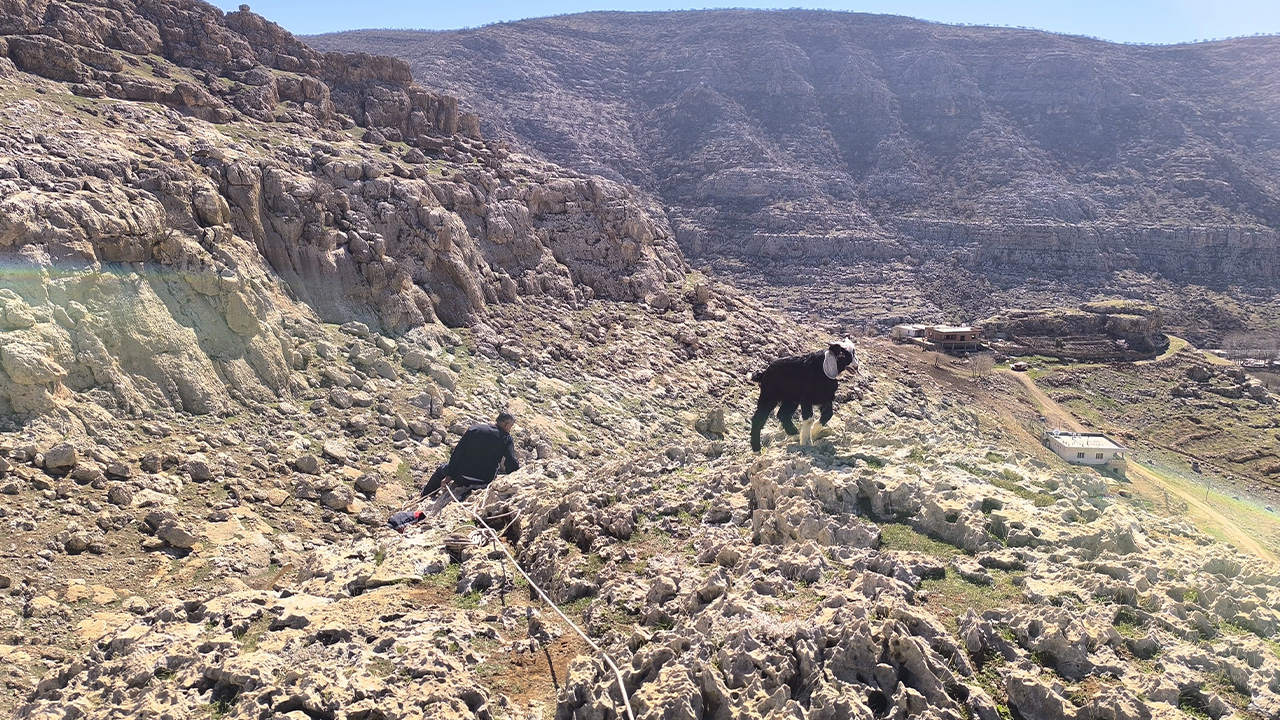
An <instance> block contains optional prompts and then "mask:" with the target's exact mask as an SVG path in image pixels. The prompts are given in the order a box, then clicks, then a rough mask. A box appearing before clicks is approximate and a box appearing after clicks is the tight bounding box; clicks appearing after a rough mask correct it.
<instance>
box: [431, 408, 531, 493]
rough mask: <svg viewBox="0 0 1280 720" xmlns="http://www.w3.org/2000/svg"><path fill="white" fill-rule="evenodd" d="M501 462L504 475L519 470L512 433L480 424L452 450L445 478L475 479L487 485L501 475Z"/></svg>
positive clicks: (469, 429)
mask: <svg viewBox="0 0 1280 720" xmlns="http://www.w3.org/2000/svg"><path fill="white" fill-rule="evenodd" d="M500 462H501V463H503V466H502V471H503V473H504V474H505V473H512V472H515V471H516V470H519V469H520V463H519V462H518V461H517V460H516V446H515V442H514V441H512V439H511V433H509V432H507V431H505V430H503V429H502V428H500V427H498V426H497V425H487V424H484V423H481V424H479V425H472V426H471V427H470V428H468V429H467V431H466V432H465V433H463V434H462V439H461V440H459V441H458V444H457V445H455V446H454V447H453V454H452V455H450V456H449V465H448V470H447V471H446V474H447V475H448V476H449V477H451V478H453V479H454V480H458V481H461V480H462V479H463V478H475V479H476V480H481V481H483V482H486V483H487V482H492V481H493V479H494V478H495V477H497V475H498V464H499V463H500Z"/></svg>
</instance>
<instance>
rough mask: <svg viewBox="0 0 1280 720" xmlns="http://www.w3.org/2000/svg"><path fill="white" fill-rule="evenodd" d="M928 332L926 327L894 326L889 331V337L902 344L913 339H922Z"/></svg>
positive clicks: (911, 325)
mask: <svg viewBox="0 0 1280 720" xmlns="http://www.w3.org/2000/svg"><path fill="white" fill-rule="evenodd" d="M928 330H929V326H928V325H915V324H905V325H894V326H893V329H891V330H890V331H889V337H891V338H893V339H894V340H895V341H897V342H904V341H907V340H912V339H914V338H922V337H924V335H925V333H926V332H928Z"/></svg>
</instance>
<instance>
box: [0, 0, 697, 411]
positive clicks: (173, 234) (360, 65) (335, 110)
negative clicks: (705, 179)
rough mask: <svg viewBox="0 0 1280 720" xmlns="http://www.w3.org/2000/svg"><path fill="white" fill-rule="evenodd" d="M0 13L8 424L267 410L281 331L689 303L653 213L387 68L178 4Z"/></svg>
mask: <svg viewBox="0 0 1280 720" xmlns="http://www.w3.org/2000/svg"><path fill="white" fill-rule="evenodd" d="M0 17H2V18H3V19H2V21H0V22H3V25H0V33H3V34H2V35H0V37H2V38H3V40H0V51H3V52H0V100H2V101H3V103H4V104H3V110H0V127H3V132H2V133H0V197H2V199H0V262H2V263H3V266H4V267H5V268H6V282H5V290H4V298H3V307H4V308H5V309H4V316H3V317H4V320H3V328H4V329H5V332H4V333H3V334H2V335H0V337H2V338H3V339H0V345H2V347H0V366H2V367H3V369H4V373H3V374H0V412H3V413H4V414H5V415H12V414H18V415H22V414H27V413H32V412H43V411H46V410H47V409H48V408H49V407H50V406H51V405H52V406H56V405H61V404H64V403H62V400H64V399H66V398H69V397H74V396H75V395H77V394H81V393H93V394H94V395H95V398H94V399H95V401H96V404H97V405H99V406H101V407H103V408H105V409H106V410H107V411H109V412H112V413H116V414H124V415H126V416H137V415H138V414H140V413H146V412H148V411H152V410H155V409H158V408H173V409H180V410H185V411H188V412H197V413H209V412H213V413H225V412H228V411H230V409H231V407H232V404H231V403H232V401H238V402H241V403H249V404H253V403H261V402H270V401H276V400H279V399H281V398H283V397H286V396H288V395H289V394H290V393H291V392H293V391H294V390H296V389H298V388H297V387H296V382H295V379H294V378H293V376H292V374H291V373H292V372H293V370H294V369H295V368H296V367H297V366H299V364H300V363H302V362H303V361H304V358H301V357H299V356H298V355H297V354H296V351H295V350H296V344H297V343H296V342H295V341H294V340H291V339H290V335H291V334H292V333H293V332H294V331H293V330H292V329H291V327H292V324H294V323H299V322H301V323H315V322H317V321H324V322H330V323H342V322H347V321H362V322H365V323H367V324H369V325H371V326H373V327H374V328H377V329H381V330H384V331H386V332H389V333H393V334H396V335H402V334H404V333H407V332H410V331H412V330H413V329H415V328H419V327H424V326H427V325H430V324H439V323H442V322H443V323H447V324H449V325H462V324H473V323H474V322H475V321H476V320H477V319H478V318H479V317H481V316H482V315H483V313H484V308H485V307H486V306H487V305H488V304H490V303H497V302H514V301H516V300H517V299H519V298H520V297H524V296H531V295H532V296H538V297H556V298H559V299H561V300H564V301H566V302H569V303H570V304H575V303H579V302H581V301H583V300H585V299H587V298H590V297H601V298H610V299H619V300H636V301H649V302H653V303H657V304H661V305H663V306H664V307H666V306H670V305H680V304H681V303H683V302H684V300H683V299H682V298H681V297H680V296H679V294H678V292H677V291H672V290H669V289H668V285H669V284H671V283H675V284H677V285H679V284H682V283H683V282H684V277H685V270H686V267H685V264H684V261H683V260H682V259H681V256H680V254H679V251H678V250H677V249H676V247H675V245H674V242H673V241H672V240H671V233H670V230H669V228H668V226H667V224H666V222H665V220H664V219H663V218H662V216H661V214H660V213H657V212H655V211H654V209H653V208H651V207H650V206H648V205H647V204H646V203H644V202H643V201H640V200H637V199H636V198H635V197H634V196H633V195H632V194H631V193H630V192H629V191H627V190H626V189H625V188H622V187H620V186H619V185H617V184H616V183H612V182H610V181H607V180H604V179H601V178H593V177H584V176H581V175H578V174H576V173H573V172H570V171H565V170H563V169H561V168H558V167H555V166H551V165H548V164H546V163H543V162H539V161H533V160H529V159H527V158H521V157H509V156H508V153H507V152H506V151H505V150H503V149H501V148H495V147H492V146H490V145H489V144H487V143H485V142H484V141H483V140H480V139H479V136H478V134H477V127H476V126H477V122H476V118H475V117H474V116H470V115H466V114H464V113H459V112H458V109H457V101H456V100H454V99H453V98H451V97H448V96H444V95H440V94H436V93H431V92H428V91H426V90H424V89H422V88H420V87H418V86H415V85H413V84H412V83H411V81H410V78H409V72H408V68H407V67H406V66H405V65H404V64H403V63H401V62H399V61H396V60H391V59H388V58H374V57H371V56H368V55H341V54H332V53H331V54H323V53H319V52H316V51H314V50H311V49H310V48H308V47H306V46H304V45H302V44H301V43H299V42H298V41H297V40H294V39H293V38H292V37H291V36H289V35H288V34H287V33H285V32H284V31H283V30H281V29H280V28H279V27H277V26H275V25H272V24H270V23H267V22H265V21H264V20H262V19H261V18H260V17H258V16H256V15H253V14H252V13H250V12H248V11H247V10H246V11H241V12H236V13H230V14H228V15H226V16H225V17H224V16H223V15H222V13H221V12H220V11H218V10H217V9H216V8H213V7H211V6H208V5H204V4H202V3H194V2H192V3H178V4H175V3H170V2H156V3H145V2H144V3H137V4H134V3H130V2H119V3H107V4H103V5H89V4H77V3H70V4H64V3H44V2H39V3H18V4H17V5H16V6H14V4H13V3H9V4H7V5H6V6H5V8H4V13H3V15H2V16H0ZM705 301H706V298H704V299H703V302H704V303H705ZM73 404H74V403H73ZM80 419H81V420H84V418H80Z"/></svg>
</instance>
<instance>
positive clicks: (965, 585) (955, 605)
mask: <svg viewBox="0 0 1280 720" xmlns="http://www.w3.org/2000/svg"><path fill="white" fill-rule="evenodd" d="M990 572H991V576H992V577H993V578H994V579H995V584H994V585H975V584H973V583H971V582H969V581H967V580H964V579H963V578H961V577H960V576H959V575H955V574H953V573H950V572H949V573H947V576H946V577H945V578H943V579H941V580H924V581H922V582H921V583H920V589H921V590H925V591H928V593H929V601H928V606H929V607H930V608H932V609H933V611H934V614H935V615H937V616H938V617H940V618H941V619H942V620H943V622H944V623H945V624H946V626H947V628H948V629H949V630H950V631H951V632H952V633H955V632H958V631H959V625H958V624H957V622H956V619H957V618H959V617H960V616H961V615H964V614H965V613H966V612H968V611H969V610H973V611H974V612H976V613H978V614H979V615H981V614H982V613H983V612H986V611H987V610H996V609H999V608H1007V607H1009V606H1011V605H1022V604H1023V603H1024V602H1025V601H1026V596H1025V595H1024V594H1023V592H1022V586H1021V580H1022V576H1021V575H1019V574H1015V573H1011V572H1005V571H1003V570H991V571H990Z"/></svg>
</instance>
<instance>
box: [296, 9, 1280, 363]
mask: <svg viewBox="0 0 1280 720" xmlns="http://www.w3.org/2000/svg"><path fill="white" fill-rule="evenodd" d="M311 41H312V42H313V43H314V44H316V45H317V46H318V47H324V48H329V49H338V48H350V47H352V46H356V45H358V46H361V47H369V48H378V49H380V50H381V51H385V52H390V53H392V54H396V55H398V56H400V57H402V58H404V59H406V60H407V61H408V62H410V64H411V66H412V67H413V70H414V73H415V76H417V77H419V78H421V79H422V80H423V81H425V82H429V83H432V84H433V85H436V86H439V87H441V88H446V89H448V91H449V92H451V93H453V94H456V95H458V96H459V97H460V98H461V99H462V101H463V102H464V104H466V105H467V106H468V107H470V108H473V109H476V110H479V111H481V112H482V114H483V115H484V116H485V117H486V121H485V126H484V127H485V132H486V134H487V135H490V136H493V137H500V138H503V139H506V140H508V141H509V142H511V143H513V145H515V146H517V147H521V148H524V149H527V150H530V151H536V152H538V153H540V154H541V155H543V156H545V157H548V158H553V159H555V160H556V161H557V162H559V163H562V164H565V165H567V166H569V167H576V168H579V169H584V170H589V171H591V172H599V173H601V174H604V175H606V176H608V177H613V178H615V179H618V180H620V181H625V182H628V183H631V184H634V185H635V186H637V187H639V188H641V189H642V190H643V191H645V192H646V193H649V194H651V195H653V196H655V197H656V198H658V199H659V201H660V202H661V203H662V204H663V206H664V207H665V208H666V211H667V215H668V218H669V220H670V223H671V225H672V227H673V229H674V231H675V233H676V237H677V241H678V242H679V243H680V245H681V247H682V249H684V251H685V252H686V253H687V254H688V255H689V256H690V257H691V258H693V259H695V260H698V261H704V262H708V263H711V264H712V265H713V266H715V267H717V269H723V267H724V266H725V265H724V264H725V263H726V262H727V263H728V264H729V265H733V264H734V263H738V262H743V263H746V264H747V265H749V266H750V265H754V266H757V267H759V268H761V269H763V271H764V273H765V274H766V275H767V274H769V273H770V272H771V271H770V269H769V268H771V267H773V266H775V265H787V264H792V265H807V266H819V265H821V266H824V267H826V268H827V269H830V270H831V271H832V272H843V271H842V270H841V269H839V268H842V267H848V268H853V269H852V270H851V271H850V272H848V273H845V275H846V278H845V279H846V280H847V281H848V282H854V283H857V282H859V281H858V278H857V276H858V275H863V274H867V273H868V272H873V271H874V270H875V268H887V269H889V270H891V271H897V270H901V269H903V268H904V267H910V266H912V261H915V263H916V264H918V263H920V262H930V261H932V262H943V263H945V262H948V261H950V260H951V259H952V258H954V259H955V260H956V261H958V262H959V263H960V264H961V266H962V267H964V268H965V269H966V271H969V272H972V273H974V274H977V275H980V276H983V277H985V278H987V279H989V280H990V281H991V282H992V283H993V284H994V285H996V286H999V287H1002V288H1004V287H1007V286H1009V285H1011V284H1017V283H1018V282H1019V279H1020V278H1026V277H1029V276H1030V277H1040V278H1046V277H1047V278H1057V277H1066V278H1069V279H1070V281H1071V282H1073V283H1075V284H1077V285H1079V286H1080V288H1078V289H1077V290H1076V292H1075V295H1076V296H1077V299H1078V300H1080V301H1088V300H1093V299H1098V297H1099V296H1102V295H1103V294H1104V293H1106V292H1107V285H1108V282H1109V281H1111V280H1112V279H1114V278H1115V277H1116V274H1117V273H1122V272H1137V273H1141V274H1143V275H1146V276H1148V277H1150V278H1153V280H1154V281H1153V283H1152V284H1151V285H1149V287H1148V289H1147V290H1146V292H1148V293H1149V292H1150V288H1151V287H1154V286H1158V285H1159V282H1158V280H1159V278H1160V277H1161V276H1164V277H1168V278H1169V279H1171V280H1173V281H1174V282H1175V283H1177V284H1180V285H1188V286H1197V287H1205V288H1209V290H1210V291H1211V292H1212V293H1216V294H1217V295H1219V296H1220V298H1221V299H1222V300H1223V302H1224V304H1231V305H1233V306H1235V307H1236V308H1237V309H1236V310H1235V311H1234V312H1236V313H1237V317H1239V318H1240V321H1241V323H1242V324H1243V325H1245V326H1249V325H1251V324H1253V323H1257V322H1263V321H1261V320H1260V319H1259V318H1256V317H1249V315H1250V311H1249V310H1248V308H1249V307H1250V306H1251V305H1256V304H1258V297H1259V294H1257V293H1255V294H1253V295H1250V294H1249V293H1247V292H1246V293H1244V294H1243V295H1239V294H1236V295H1233V294H1232V293H1233V292H1234V291H1231V290H1229V289H1228V288H1229V287H1230V286H1232V285H1242V286H1245V287H1246V288H1247V287H1258V288H1264V289H1265V288H1273V287H1274V286H1275V282H1276V278H1275V277H1274V274H1273V273H1272V271H1271V270H1270V268H1274V267H1276V265H1277V263H1276V262H1275V261H1276V259H1277V258H1276V248H1277V247H1278V246H1280V242H1278V237H1277V234H1276V228H1277V227H1280V185H1277V183H1276V181H1275V180H1274V178H1275V177H1276V176H1277V175H1278V174H1280V125H1278V124H1277V123H1276V121H1275V120H1274V118H1275V117H1277V113H1276V110H1280V93H1278V92H1277V91H1276V88H1277V87H1280V64H1278V63H1277V62H1276V61H1275V60H1274V58H1275V57H1276V53H1275V52H1273V50H1274V49H1275V48H1276V47H1280V39H1277V38H1271V37H1260V38H1241V39H1235V40H1229V41H1220V42H1214V43H1198V44H1192V45H1177V46H1134V45H1118V44H1114V43H1107V42H1105V41H1101V40H1092V39H1088V38H1081V37H1078V36H1061V35H1055V34H1047V33H1042V32H1038V31H1031V30H1017V29H1004V28H975V27H957V26H948V25H943V24H935V23H923V22H917V21H911V20H904V19H901V18H897V17H892V16H865V15H852V14H844V13H825V14H824V13H823V12H821V11H748V10H743V11H700V12H697V13H692V14H687V15H681V14H660V13H658V14H649V13H638V14H634V15H628V14H625V13H614V14H588V15H570V16H561V17H557V18H550V19H539V20H529V21H520V22H514V23H505V24H501V25H496V26H487V27H484V28H478V29H474V30H466V31H450V32H431V33H429V34H415V33H412V32H369V31H363V32H348V33H344V34H342V35H341V36H335V35H330V36H316V37H313V38H311ZM1023 248H1026V252H1023V251H1022V249H1023ZM1098 252H1101V253H1102V254H1103V256H1104V257H1105V260H1103V261H1102V262H1101V263H1097V262H1095V261H1094V260H1092V259H1091V258H1093V257H1095V256H1096V254H1097V253H1098ZM1170 258H1174V260H1173V261H1172V262H1171V261H1170ZM830 260H834V261H836V262H835V263H830V262H828V261H830ZM717 263H719V264H717ZM832 265H834V266H836V268H835V269H832V268H831V266H832ZM860 265H865V266H866V267H865V268H862V269H859V266H860ZM801 272H807V271H805V270H802V271H801ZM1114 284H1115V286H1116V287H1117V288H1118V289H1119V291H1120V292H1122V293H1124V294H1125V295H1126V296H1131V295H1137V294H1140V293H1142V292H1143V290H1142V289H1139V288H1133V287H1131V286H1130V284H1129V283H1127V282H1124V281H1118V282H1115V283H1114ZM1270 294H1271V293H1270V292H1269V291H1264V292H1263V293H1261V295H1270ZM1135 299H1144V298H1141V297H1135ZM1145 299H1149V298H1145ZM1160 299H1161V300H1167V302H1168V304H1169V305H1170V306H1171V310H1172V312H1171V313H1170V317H1171V320H1172V321H1173V322H1174V323H1175V324H1176V325H1179V326H1181V327H1182V328H1183V331H1184V332H1188V334H1191V335H1193V336H1195V337H1197V338H1200V339H1203V340H1206V341H1212V339H1213V338H1214V337H1215V336H1216V337H1219V338H1220V335H1215V331H1214V330H1213V327H1212V326H1211V325H1209V324H1208V323H1206V322H1204V321H1203V320H1201V319H1197V317H1196V314H1195V310H1194V309H1190V308H1188V309H1185V310H1183V309H1181V308H1179V307H1178V305H1179V302H1180V301H1179V299H1178V298H1177V297H1176V294H1174V295H1169V296H1166V297H1162V298H1160ZM1018 300H1019V297H1018V293H1016V292H1015V293H1005V294H1002V295H1001V296H999V297H997V298H995V302H996V303H997V304H1004V305H1018V304H1021V303H1020V302H1018ZM898 301H899V302H898V304H900V305H911V304H913V303H912V302H911V298H909V297H899V298H898ZM1261 302H1262V304H1264V305H1267V306H1268V307H1270V301H1266V300H1263V301H1261ZM892 305H894V302H892V299H889V300H886V301H885V302H884V303H882V306H881V308H880V311H879V315H887V314H892V310H891V307H892ZM828 310H830V311H831V312H832V313H833V314H834V313H838V312H839V308H834V307H832V308H828ZM960 310H961V308H958V307H956V306H949V305H948V304H947V302H946V301H945V299H944V300H943V301H942V302H941V303H933V308H932V309H931V310H927V312H928V313H932V314H934V315H938V316H949V317H951V318H952V319H956V320H963V319H966V318H965V317H963V316H960V317H957V316H956V314H957V312H958V311H960ZM1268 312H1269V311H1268ZM875 318H876V315H866V314H864V315H861V316H859V317H852V316H848V317H844V318H842V319H844V320H846V321H848V322H855V321H856V322H867V321H869V320H874V319H875ZM1265 322H1270V321H1265Z"/></svg>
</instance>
